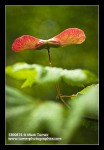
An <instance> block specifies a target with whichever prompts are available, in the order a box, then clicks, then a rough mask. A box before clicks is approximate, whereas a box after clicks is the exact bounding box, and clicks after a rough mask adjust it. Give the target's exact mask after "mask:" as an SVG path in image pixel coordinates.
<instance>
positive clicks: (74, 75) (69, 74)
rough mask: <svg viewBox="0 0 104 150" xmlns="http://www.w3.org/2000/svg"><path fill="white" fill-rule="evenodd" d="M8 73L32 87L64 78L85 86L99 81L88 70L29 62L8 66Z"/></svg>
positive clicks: (69, 82)
mask: <svg viewBox="0 0 104 150" xmlns="http://www.w3.org/2000/svg"><path fill="white" fill-rule="evenodd" d="M6 74H7V75H9V76H11V77H13V78H16V79H18V80H25V82H24V83H23V85H22V87H31V86H32V85H34V84H43V83H48V82H49V83H56V82H57V81H59V80H62V79H63V80H64V81H65V82H66V83H67V84H69V85H72V86H85V85H89V84H93V83H96V82H97V77H96V75H94V74H93V73H92V72H90V71H88V70H82V69H75V70H66V69H62V68H56V67H43V66H41V65H36V64H33V65H30V64H27V63H16V64H15V65H13V66H7V67H6Z"/></svg>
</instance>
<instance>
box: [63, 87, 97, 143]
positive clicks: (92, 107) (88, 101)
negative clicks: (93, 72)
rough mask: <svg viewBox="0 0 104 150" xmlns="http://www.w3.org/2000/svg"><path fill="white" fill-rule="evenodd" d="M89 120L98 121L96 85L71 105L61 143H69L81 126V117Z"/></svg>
mask: <svg viewBox="0 0 104 150" xmlns="http://www.w3.org/2000/svg"><path fill="white" fill-rule="evenodd" d="M87 116H90V119H91V118H92V120H93V118H94V119H95V118H96V120H97V119H98V85H95V86H92V87H91V88H89V89H88V90H87V91H86V92H85V94H83V95H81V96H80V97H78V98H77V100H76V101H73V103H72V110H71V112H70V114H69V117H68V119H67V122H66V124H65V130H64V132H63V141H64V142H65V143H67V142H70V141H71V138H72V136H73V135H74V133H75V131H76V129H77V128H78V127H79V125H80V124H81V119H82V118H83V117H85V118H87Z"/></svg>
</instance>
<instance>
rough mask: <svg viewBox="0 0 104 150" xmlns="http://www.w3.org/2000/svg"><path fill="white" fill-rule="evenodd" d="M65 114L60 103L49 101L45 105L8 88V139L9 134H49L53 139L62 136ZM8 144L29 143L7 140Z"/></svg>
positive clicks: (38, 100)
mask: <svg viewBox="0 0 104 150" xmlns="http://www.w3.org/2000/svg"><path fill="white" fill-rule="evenodd" d="M63 112H64V109H63V106H62V105H60V104H58V103H55V102H52V101H49V100H47V101H46V102H44V103H43V102H42V100H40V99H36V98H33V97H30V96H28V95H25V94H22V93H21V92H20V91H19V90H17V89H15V88H11V87H9V86H7V87H6V133H7V138H8V133H47V134H49V136H51V137H52V136H53V137H54V136H60V133H61V130H62V125H63V121H64V116H63ZM49 142H50V141H48V143H49ZM7 143H9V144H10V143H15V144H16V143H27V141H8V140H7ZM34 143H37V141H34ZM56 143H57V142H56Z"/></svg>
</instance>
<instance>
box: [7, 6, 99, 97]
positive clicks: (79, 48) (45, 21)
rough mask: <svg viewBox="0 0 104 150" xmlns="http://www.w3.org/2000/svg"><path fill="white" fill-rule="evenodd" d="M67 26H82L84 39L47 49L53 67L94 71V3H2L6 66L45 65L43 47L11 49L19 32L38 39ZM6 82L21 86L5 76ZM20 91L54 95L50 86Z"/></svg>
mask: <svg viewBox="0 0 104 150" xmlns="http://www.w3.org/2000/svg"><path fill="white" fill-rule="evenodd" d="M67 28H80V29H82V30H83V31H84V32H85V34H86V40H85V42H84V43H82V44H80V45H71V46H67V47H64V48H51V58H52V64H53V66H56V67H62V68H65V69H77V68H81V69H88V70H90V71H92V72H93V73H95V74H97V73H98V6H6V65H13V64H14V63H16V62H23V61H24V62H27V63H29V64H33V63H36V64H40V65H44V66H48V65H49V62H48V55H47V51H46V50H41V51H31V50H27V51H23V52H20V53H15V52H13V51H12V50H11V46H12V43H13V42H14V40H15V39H16V38H18V37H20V36H22V35H31V36H35V37H37V38H40V39H48V38H52V37H54V36H55V35H57V34H59V33H60V32H61V31H63V30H65V29H67ZM6 81H7V84H9V85H11V86H15V87H17V88H19V87H20V85H21V83H20V82H18V81H15V80H13V79H11V78H9V77H7V78H6ZM60 84H61V83H60ZM61 88H62V91H63V94H66V93H68V94H72V93H73V91H74V92H76V88H75V87H71V89H70V91H69V90H67V86H66V85H64V84H63V83H62V85H61ZM41 90H42V92H41V94H40V91H41ZM78 90H79V89H78V88H77V91H78ZM22 91H23V92H26V93H28V94H29V95H33V96H35V97H42V98H43V99H44V98H54V97H55V94H56V93H55V90H54V85H48V86H47V85H44V86H43V87H42V86H41V87H40V86H36V87H33V88H31V89H29V88H26V89H22ZM34 91H35V92H34Z"/></svg>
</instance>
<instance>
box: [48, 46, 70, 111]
mask: <svg viewBox="0 0 104 150" xmlns="http://www.w3.org/2000/svg"><path fill="white" fill-rule="evenodd" d="M47 50H48V58H49V64H50V66H51V67H52V63H51V55H50V48H49V46H47ZM56 91H57V98H58V99H60V100H61V101H62V102H63V103H64V104H65V105H66V106H67V108H68V109H70V107H69V105H68V104H67V103H66V102H65V101H64V99H63V98H62V97H64V96H61V93H60V86H59V83H56Z"/></svg>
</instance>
